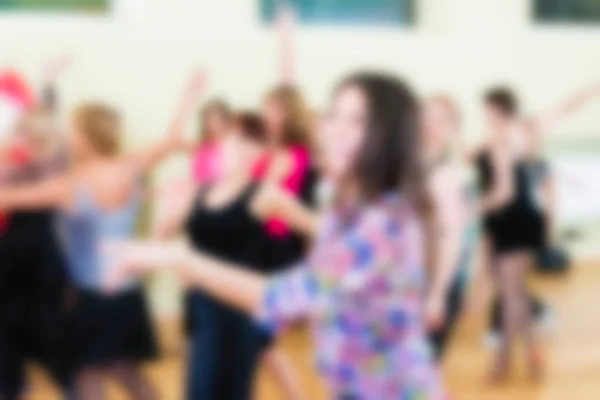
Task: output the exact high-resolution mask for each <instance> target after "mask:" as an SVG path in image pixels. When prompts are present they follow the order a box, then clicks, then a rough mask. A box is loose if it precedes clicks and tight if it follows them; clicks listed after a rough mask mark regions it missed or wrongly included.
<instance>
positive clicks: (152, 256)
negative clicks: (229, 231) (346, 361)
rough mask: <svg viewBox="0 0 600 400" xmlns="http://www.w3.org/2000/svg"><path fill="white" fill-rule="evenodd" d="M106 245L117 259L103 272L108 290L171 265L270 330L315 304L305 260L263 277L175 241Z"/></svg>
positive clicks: (188, 281)
mask: <svg viewBox="0 0 600 400" xmlns="http://www.w3.org/2000/svg"><path fill="white" fill-rule="evenodd" d="M105 251H107V252H108V253H109V254H110V255H111V256H112V257H113V259H115V260H118V261H117V262H118V264H117V265H115V267H114V268H111V269H109V270H108V271H109V272H108V275H107V276H106V277H105V288H106V289H107V290H108V291H112V290H114V288H118V287H119V285H120V284H121V282H123V281H124V280H126V279H127V278H129V277H131V276H139V275H145V274H147V273H151V272H153V271H157V270H161V269H170V270H173V271H174V272H176V273H177V274H178V275H179V276H180V277H181V278H182V279H183V280H184V281H185V282H186V284H187V285H188V286H191V287H194V288H196V289H199V290H201V291H203V292H204V293H206V294H208V295H209V296H211V297H212V298H214V299H217V300H218V301H220V302H223V303H226V304H228V305H230V306H232V307H235V308H237V309H239V310H241V311H243V312H246V313H248V314H250V315H252V316H254V317H255V318H257V319H259V320H260V322H261V323H262V324H263V326H265V327H266V328H268V329H270V330H272V331H273V332H274V333H275V331H278V330H279V329H280V328H283V327H285V325H286V324H287V322H290V321H293V320H297V319H299V318H302V317H304V316H306V315H307V314H309V313H310V311H311V309H312V307H313V305H314V300H315V292H314V290H312V288H314V287H315V281H314V279H316V277H315V276H314V274H313V273H312V272H311V270H310V269H309V268H308V267H305V266H301V265H300V266H296V267H294V268H291V269H289V270H287V271H286V272H285V273H283V274H281V275H278V276H274V277H265V276H262V275H260V274H258V273H255V272H252V271H251V270H250V269H249V268H244V267H242V266H239V265H235V264H231V263H228V262H224V261H222V260H219V259H216V258H213V257H210V256H207V255H204V254H202V253H199V252H197V251H193V250H192V249H189V248H187V247H185V246H182V245H176V244H167V243H161V242H135V241H126V242H120V243H108V244H106V245H105Z"/></svg>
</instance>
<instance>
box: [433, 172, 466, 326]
mask: <svg viewBox="0 0 600 400" xmlns="http://www.w3.org/2000/svg"><path fill="white" fill-rule="evenodd" d="M430 185H431V193H432V199H433V202H434V205H435V209H436V210H437V212H436V215H437V219H438V224H437V225H438V227H439V233H440V238H439V245H438V252H437V257H436V260H437V265H436V266H434V269H433V279H432V285H431V289H430V293H429V296H430V305H431V306H432V310H430V311H431V312H432V313H434V314H435V315H431V318H432V319H434V320H436V321H435V322H433V321H430V322H432V323H433V324H437V323H438V322H441V317H442V316H441V313H440V311H441V310H442V309H443V304H445V299H446V295H447V293H448V291H449V289H450V286H451V285H452V282H453V280H454V278H455V276H456V274H457V271H458V268H459V267H460V257H461V253H462V250H463V248H462V246H463V236H464V229H465V220H466V209H465V206H466V205H465V201H464V198H465V193H464V187H463V185H462V184H461V179H460V172H459V171H458V170H456V169H454V168H452V167H451V166H450V167H447V168H443V169H440V170H439V171H438V172H436V173H435V174H434V175H433V176H432V179H431V182H430Z"/></svg>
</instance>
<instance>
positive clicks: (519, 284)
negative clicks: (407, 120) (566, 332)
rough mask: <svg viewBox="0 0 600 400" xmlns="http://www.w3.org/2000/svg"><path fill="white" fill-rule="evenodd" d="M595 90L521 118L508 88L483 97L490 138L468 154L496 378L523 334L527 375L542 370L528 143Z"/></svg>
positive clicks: (540, 234)
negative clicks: (491, 314)
mask: <svg viewBox="0 0 600 400" xmlns="http://www.w3.org/2000/svg"><path fill="white" fill-rule="evenodd" d="M598 94H600V85H598V84H595V85H591V86H589V87H586V88H585V89H584V90H583V91H580V92H578V93H576V94H575V95H573V96H571V97H570V98H568V99H567V100H566V101H565V102H563V103H561V104H559V106H557V107H555V108H552V109H550V110H549V111H547V112H545V113H542V114H540V115H538V116H536V117H535V118H529V119H527V120H522V119H520V118H519V115H518V104H517V103H518V102H517V99H516V96H515V95H514V94H513V93H512V91H511V90H510V89H507V88H502V87H500V88H495V89H492V90H490V91H489V92H488V93H487V94H486V96H485V106H486V117H487V122H488V125H489V126H490V128H491V136H490V140H489V141H488V143H487V144H486V145H484V146H483V147H481V148H480V149H478V151H476V152H474V153H473V155H472V156H471V157H470V158H471V160H472V161H473V162H474V163H475V165H476V167H477V170H478V171H479V177H480V189H481V192H482V199H481V207H480V208H481V211H482V216H483V228H484V233H485V237H484V242H485V243H484V244H485V247H486V250H484V251H485V252H486V253H488V254H487V258H489V260H490V261H491V265H490V266H491V267H492V274H493V275H494V280H495V283H496V287H497V292H498V294H499V296H500V309H501V311H500V312H499V313H497V314H498V316H499V317H501V320H502V325H503V327H502V330H503V332H502V340H501V342H500V346H499V347H498V354H497V358H496V361H495V364H494V367H493V369H492V372H491V374H490V379H491V380H492V381H496V380H499V379H502V378H504V377H505V375H506V374H507V372H508V365H509V350H510V346H511V344H512V343H513V342H514V339H515V338H516V337H518V336H521V337H522V338H523V339H525V342H526V348H527V351H528V354H529V365H530V370H531V372H532V375H533V376H534V377H538V376H539V375H540V374H541V371H542V364H543V363H542V357H541V354H540V352H539V351H538V350H537V348H536V347H537V346H536V343H535V337H534V335H533V330H532V324H531V319H532V318H531V315H532V312H533V311H534V310H535V308H536V306H535V304H534V302H532V300H531V296H530V295H529V293H528V291H527V289H526V279H525V278H526V276H525V275H526V271H527V268H528V267H529V265H531V263H532V261H533V258H532V256H533V254H534V252H535V251H537V250H539V249H540V248H541V247H542V246H543V245H544V242H545V234H546V232H545V227H544V220H543V215H542V213H541V211H540V210H539V208H538V207H537V205H536V203H535V200H534V198H533V196H532V182H531V174H530V173H529V164H530V143H538V144H539V141H540V140H542V138H543V136H544V135H546V134H548V133H549V132H550V131H551V130H552V129H553V128H554V127H555V126H556V125H557V124H558V123H559V122H561V121H562V120H563V119H564V118H565V117H566V116H568V115H570V114H571V113H573V112H574V111H576V110H578V109H579V108H581V107H582V106H583V105H584V104H585V103H587V102H588V101H589V100H591V99H592V98H595V97H597V96H598Z"/></svg>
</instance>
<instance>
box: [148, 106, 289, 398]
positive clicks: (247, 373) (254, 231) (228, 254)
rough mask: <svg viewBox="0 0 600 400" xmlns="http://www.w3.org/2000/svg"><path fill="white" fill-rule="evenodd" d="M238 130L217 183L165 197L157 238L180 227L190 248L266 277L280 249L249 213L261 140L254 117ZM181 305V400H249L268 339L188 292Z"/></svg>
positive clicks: (243, 319) (261, 218) (236, 315)
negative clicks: (185, 356) (184, 343)
mask: <svg viewBox="0 0 600 400" xmlns="http://www.w3.org/2000/svg"><path fill="white" fill-rule="evenodd" d="M237 125H239V126H240V128H244V129H239V132H237V133H232V134H230V135H228V137H227V138H226V139H224V140H223V143H222V145H221V146H222V147H221V154H222V156H221V157H222V159H221V162H222V163H223V165H222V168H221V170H222V176H221V178H220V179H219V181H217V182H216V183H215V184H213V185H211V186H209V187H203V188H200V189H199V192H198V189H197V188H196V187H195V186H194V185H184V187H182V188H180V189H183V192H182V191H179V192H177V193H176V197H175V194H173V193H168V194H169V195H173V196H174V198H173V199H172V200H173V201H172V202H171V203H170V204H169V205H168V210H166V211H167V212H166V213H165V215H164V216H163V220H162V221H160V218H159V221H158V222H159V223H158V225H157V229H155V232H156V236H160V237H165V236H170V235H171V234H172V233H174V232H175V231H178V230H179V229H180V228H182V227H184V228H185V231H186V232H187V235H188V238H189V241H190V242H191V244H192V245H193V247H194V248H196V249H198V250H200V251H203V252H206V253H208V254H211V255H212V256H214V257H216V258H219V259H221V260H224V261H228V262H235V263H244V265H247V266H248V267H247V268H249V269H253V270H259V269H260V271H261V272H268V271H269V269H270V268H272V267H271V264H270V260H271V259H272V257H273V256H272V252H273V250H275V248H274V246H277V245H278V244H277V243H275V242H273V240H272V238H270V237H269V235H268V232H267V231H266V230H265V228H264V222H265V220H266V219H267V218H269V217H270V216H265V215H260V214H261V211H259V210H256V209H255V206H254V205H255V203H256V202H255V198H259V197H262V196H261V193H262V192H263V189H262V188H261V190H260V191H259V190H258V189H259V184H258V183H256V182H255V181H254V178H253V175H252V167H253V166H254V165H255V163H256V161H258V159H259V158H260V156H261V154H262V152H263V149H264V142H265V139H266V137H265V136H264V129H262V123H261V121H260V118H259V117H256V116H254V115H252V114H243V115H242V116H240V117H238V123H237ZM195 192H196V193H195ZM175 203H177V204H175ZM163 205H165V204H163ZM185 299H186V301H185V306H186V307H185V308H186V309H185V327H186V330H187V333H188V334H189V337H190V345H191V349H190V356H189V361H188V373H187V376H188V378H187V395H186V398H187V399H191V400H195V399H224V400H228V399H233V400H245V399H249V398H251V397H252V383H253V377H254V371H255V370H256V368H255V367H256V365H257V362H259V361H262V358H263V354H264V350H265V349H266V347H267V346H268V345H269V343H270V340H271V336H270V335H268V334H267V333H266V332H264V331H263V330H261V329H258V328H257V326H256V325H255V324H254V322H253V321H252V320H251V319H250V318H249V317H247V316H246V315H244V314H243V313H240V312H238V311H236V310H235V309H234V308H231V307H229V306H226V305H224V304H222V303H220V302H218V301H215V300H212V299H211V298H209V297H207V296H205V295H204V294H203V293H201V292H199V291H189V292H188V293H187V294H186V296H185ZM287 389H288V388H285V390H286V391H287Z"/></svg>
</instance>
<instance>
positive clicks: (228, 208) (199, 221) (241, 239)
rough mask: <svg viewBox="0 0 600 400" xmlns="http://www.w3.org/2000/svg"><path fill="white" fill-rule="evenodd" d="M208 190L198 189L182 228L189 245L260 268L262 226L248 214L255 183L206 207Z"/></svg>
mask: <svg viewBox="0 0 600 400" xmlns="http://www.w3.org/2000/svg"><path fill="white" fill-rule="evenodd" d="M208 190H210V189H206V190H202V191H201V193H199V195H198V197H197V199H196V203H195V205H194V207H193V209H192V213H191V215H190V218H189V219H188V222H187V226H186V232H187V234H188V237H189V239H190V241H191V243H192V245H193V246H194V247H195V248H196V249H198V250H200V251H203V252H205V253H207V254H209V255H211V256H213V257H217V258H220V259H223V260H225V261H228V262H232V263H237V264H241V265H244V266H247V267H249V268H252V269H256V270H261V259H262V251H263V246H262V241H263V230H264V229H263V226H262V222H261V221H258V220H257V219H256V218H254V217H253V216H252V215H251V211H250V202H251V199H252V197H253V196H254V194H255V193H256V190H257V186H256V185H255V184H250V185H248V187H247V188H245V189H244V190H243V191H242V193H241V194H240V195H239V196H238V197H237V198H236V199H234V200H232V201H231V202H229V203H228V204H226V205H224V206H221V207H206V205H205V203H204V199H205V197H206V194H207V193H208Z"/></svg>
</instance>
